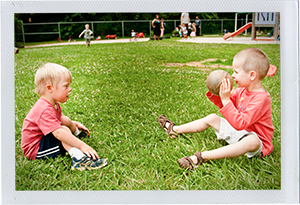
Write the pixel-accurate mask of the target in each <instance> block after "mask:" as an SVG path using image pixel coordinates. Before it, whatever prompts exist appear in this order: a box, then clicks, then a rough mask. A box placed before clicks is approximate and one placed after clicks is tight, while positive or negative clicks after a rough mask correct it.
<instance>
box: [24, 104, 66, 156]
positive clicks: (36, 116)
mask: <svg viewBox="0 0 300 205" xmlns="http://www.w3.org/2000/svg"><path fill="white" fill-rule="evenodd" d="M56 106H57V110H56V109H55V108H54V107H53V106H52V105H51V104H50V103H49V102H48V101H47V100H46V99H44V98H40V99H39V100H38V101H37V102H36V103H35V105H34V106H33V108H31V110H30V112H29V113H28V114H27V116H26V118H25V119H24V122H23V128H22V137H21V148H22V150H23V153H24V155H25V156H26V157H27V158H28V159H31V160H34V159H35V158H36V155H37V153H38V150H39V144H40V141H41V139H42V137H43V136H45V135H47V134H49V133H50V132H53V131H55V130H57V129H58V128H60V127H61V116H62V112H61V107H60V105H59V103H58V102H56Z"/></svg>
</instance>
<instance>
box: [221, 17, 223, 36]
mask: <svg viewBox="0 0 300 205" xmlns="http://www.w3.org/2000/svg"><path fill="white" fill-rule="evenodd" d="M221 34H223V19H222V20H221Z"/></svg>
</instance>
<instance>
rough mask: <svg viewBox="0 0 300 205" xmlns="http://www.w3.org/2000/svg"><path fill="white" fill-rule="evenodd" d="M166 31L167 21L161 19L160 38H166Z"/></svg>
mask: <svg viewBox="0 0 300 205" xmlns="http://www.w3.org/2000/svg"><path fill="white" fill-rule="evenodd" d="M164 31H165V20H164V19H163V18H161V21H160V37H161V38H162V37H163V36H164Z"/></svg>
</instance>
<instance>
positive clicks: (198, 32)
mask: <svg viewBox="0 0 300 205" xmlns="http://www.w3.org/2000/svg"><path fill="white" fill-rule="evenodd" d="M195 24H196V36H200V35H201V33H200V29H201V20H200V19H199V17H198V16H196V20H195Z"/></svg>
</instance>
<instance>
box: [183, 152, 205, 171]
mask: <svg viewBox="0 0 300 205" xmlns="http://www.w3.org/2000/svg"><path fill="white" fill-rule="evenodd" d="M194 155H195V156H196V157H197V159H198V162H197V164H195V163H194V162H193V160H192V159H191V158H190V157H183V158H181V159H178V161H177V162H178V164H179V165H180V166H181V167H182V168H184V169H188V170H193V169H196V168H197V167H198V165H201V164H202V163H203V162H204V159H203V158H202V154H201V152H196V153H195V154H194Z"/></svg>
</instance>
